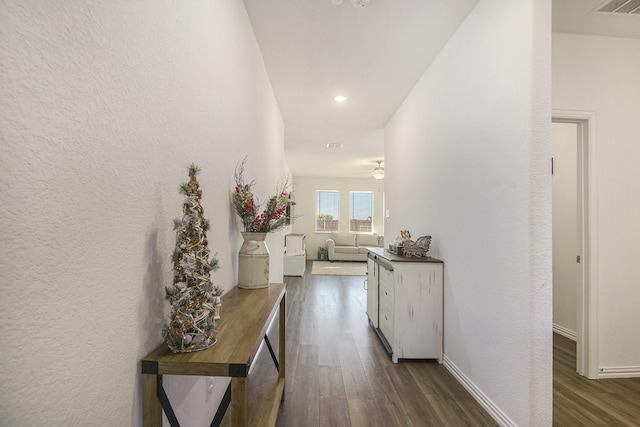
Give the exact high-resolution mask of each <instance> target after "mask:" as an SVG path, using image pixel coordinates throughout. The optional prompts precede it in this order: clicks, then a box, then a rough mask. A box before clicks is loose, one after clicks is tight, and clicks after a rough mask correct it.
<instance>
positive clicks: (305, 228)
mask: <svg viewBox="0 0 640 427" xmlns="http://www.w3.org/2000/svg"><path fill="white" fill-rule="evenodd" d="M317 190H329V191H332V190H335V191H339V192H340V231H341V232H343V233H348V232H349V192H350V191H371V192H372V193H373V231H374V233H378V234H383V224H384V220H383V217H382V216H383V212H382V206H383V200H384V198H383V196H384V180H382V181H377V180H375V179H372V178H352V179H348V178H320V177H302V176H296V177H295V183H294V186H293V194H294V195H295V198H296V219H295V223H294V225H293V232H294V233H300V234H304V235H305V236H306V242H307V254H308V257H309V259H317V258H318V247H320V246H322V247H326V246H327V245H326V241H327V238H328V237H329V234H330V233H317V232H316V221H315V219H316V191H317Z"/></svg>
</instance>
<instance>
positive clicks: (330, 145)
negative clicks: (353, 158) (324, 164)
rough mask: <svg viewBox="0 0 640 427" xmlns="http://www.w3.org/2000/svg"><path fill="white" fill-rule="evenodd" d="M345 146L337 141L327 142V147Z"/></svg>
mask: <svg viewBox="0 0 640 427" xmlns="http://www.w3.org/2000/svg"><path fill="white" fill-rule="evenodd" d="M342 147H344V144H337V143H335V142H334V143H329V144H327V148H342Z"/></svg>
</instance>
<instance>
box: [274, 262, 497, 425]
mask: <svg viewBox="0 0 640 427" xmlns="http://www.w3.org/2000/svg"><path fill="white" fill-rule="evenodd" d="M309 270H310V269H307V271H309ZM285 281H286V282H287V285H288V286H287V306H288V316H287V380H286V398H285V401H284V403H283V405H282V407H281V409H280V414H279V416H278V424H277V425H278V426H280V427H284V426H287V427H292V426H296V427H297V426H305V427H310V426H353V427H360V426H367V427H368V426H384V427H389V426H403V427H404V426H492V425H497V424H496V423H495V422H494V421H493V419H492V418H491V417H490V416H489V415H488V414H487V413H486V411H484V409H482V407H481V406H480V405H479V404H478V403H477V402H476V401H475V400H474V399H473V398H472V397H471V395H470V394H469V393H468V392H467V391H466V390H465V389H464V388H463V387H462V386H461V385H460V384H459V383H458V382H457V381H456V380H455V379H454V378H453V377H452V376H451V374H449V372H448V371H447V370H446V369H445V368H444V367H443V366H442V365H440V364H438V363H437V362H406V361H403V362H401V363H399V364H394V363H392V362H391V359H390V357H389V356H388V355H387V353H386V352H385V349H384V347H383V346H382V344H381V343H380V340H379V339H378V337H377V336H376V334H375V333H374V332H373V330H372V328H371V327H370V326H369V325H368V322H367V317H366V314H365V311H366V291H365V290H364V277H358V276H311V275H310V274H307V275H306V276H305V277H304V278H295V277H286V278H285Z"/></svg>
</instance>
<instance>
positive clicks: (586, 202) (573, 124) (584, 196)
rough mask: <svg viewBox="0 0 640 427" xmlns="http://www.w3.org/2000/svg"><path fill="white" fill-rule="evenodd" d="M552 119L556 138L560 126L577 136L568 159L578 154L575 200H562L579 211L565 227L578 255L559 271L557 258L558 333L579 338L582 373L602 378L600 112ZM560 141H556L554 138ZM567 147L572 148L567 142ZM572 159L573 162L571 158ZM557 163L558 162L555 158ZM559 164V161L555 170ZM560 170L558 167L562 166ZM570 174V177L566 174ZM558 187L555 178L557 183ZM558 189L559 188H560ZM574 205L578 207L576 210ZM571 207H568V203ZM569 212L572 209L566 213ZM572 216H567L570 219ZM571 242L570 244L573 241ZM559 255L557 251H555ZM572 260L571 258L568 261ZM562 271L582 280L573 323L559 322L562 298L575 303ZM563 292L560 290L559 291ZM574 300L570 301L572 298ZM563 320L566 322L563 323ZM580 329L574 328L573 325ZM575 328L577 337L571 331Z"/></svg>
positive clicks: (556, 115)
mask: <svg viewBox="0 0 640 427" xmlns="http://www.w3.org/2000/svg"><path fill="white" fill-rule="evenodd" d="M552 122H553V124H554V138H555V136H557V135H558V134H556V130H558V129H560V130H559V132H560V134H562V133H563V132H565V135H575V136H574V138H573V140H574V141H575V146H573V147H570V149H569V150H567V151H565V152H564V154H563V155H564V156H565V161H566V156H567V155H568V156H570V157H573V162H575V163H573V164H570V165H568V168H567V169H566V170H564V171H563V172H565V175H566V172H567V170H568V171H569V173H570V174H571V175H573V176H572V177H571V179H570V180H571V181H573V184H572V185H574V187H566V188H573V190H569V191H573V192H574V194H573V200H574V201H573V205H572V201H571V200H566V199H569V198H565V200H563V202H562V203H565V202H568V204H567V206H569V207H568V209H573V212H571V213H570V214H569V216H572V217H573V218H571V221H570V222H564V224H570V225H569V227H574V229H573V230H563V231H562V233H563V237H565V238H568V239H571V240H572V241H568V242H564V243H565V245H564V248H563V250H565V251H570V250H572V249H573V250H574V251H575V253H574V254H573V255H569V256H565V258H564V259H565V261H564V262H572V265H569V264H567V265H565V268H564V272H561V271H556V265H555V262H556V261H555V260H554V302H553V304H554V332H558V333H560V334H561V335H564V336H568V337H570V338H572V339H575V341H576V365H577V366H576V371H577V372H578V373H579V374H580V375H583V376H586V377H587V378H591V379H595V378H597V377H598V369H597V367H598V363H597V327H596V325H597V322H596V316H597V310H596V303H597V301H596V295H597V292H596V291H597V280H596V277H597V276H596V264H595V262H593V260H594V259H595V253H596V240H595V239H596V233H595V224H596V222H595V186H594V185H591V183H593V182H595V171H596V167H595V166H596V165H595V153H596V150H595V132H594V128H595V114H594V113H589V112H583V111H579V112H572V111H561V110H554V112H553V119H552ZM556 124H558V125H570V126H568V127H563V126H557V127H556V126H555V125H556ZM554 144H555V141H554ZM565 148H567V147H566V146H565ZM569 161H570V162H572V160H569ZM554 163H555V161H554ZM557 166H559V165H554V166H553V168H554V169H556V167H557ZM556 171H557V169H556ZM557 172H558V173H559V171H557ZM565 178H567V177H566V176H565ZM555 185H556V183H555V181H554V186H555ZM554 191H555V189H554ZM571 206H574V207H573V208H571ZM565 208H566V206H565ZM553 215H554V218H553V224H554V227H555V226H556V224H558V223H560V224H562V222H559V219H560V218H557V217H556V212H555V208H554V210H553ZM565 216H566V212H565ZM565 219H566V218H565ZM559 233H560V230H559V229H554V230H553V235H554V240H557V239H556V237H558V235H559ZM567 243H568V244H567ZM554 250H556V243H554ZM554 256H555V255H554ZM569 259H570V260H571V261H567V260H569ZM557 273H558V275H564V278H565V279H566V280H573V281H574V282H573V283H575V284H576V290H575V300H574V302H573V304H575V306H574V308H575V312H569V316H575V323H574V322H571V319H567V318H565V319H561V317H559V319H558V320H559V324H558V325H556V302H557V301H556V297H558V303H561V302H563V303H565V304H571V303H572V302H571V301H570V295H569V293H568V291H567V290H566V289H565V290H564V291H562V292H556V291H557V290H556V289H555V286H556V284H555V280H556V277H557ZM558 291H560V290H558ZM568 298H569V299H568ZM560 299H562V301H560ZM561 323H564V324H565V326H563V325H562V324H561ZM573 328H575V330H573V331H572V329H573ZM573 332H575V338H574V337H572V336H571V334H572V333H573Z"/></svg>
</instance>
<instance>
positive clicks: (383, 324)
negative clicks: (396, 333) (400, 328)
mask: <svg viewBox="0 0 640 427" xmlns="http://www.w3.org/2000/svg"><path fill="white" fill-rule="evenodd" d="M380 332H382V334H383V335H384V337H385V338H386V339H387V342H389V344H390V345H391V346H393V317H391V315H390V314H387V313H380Z"/></svg>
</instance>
